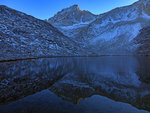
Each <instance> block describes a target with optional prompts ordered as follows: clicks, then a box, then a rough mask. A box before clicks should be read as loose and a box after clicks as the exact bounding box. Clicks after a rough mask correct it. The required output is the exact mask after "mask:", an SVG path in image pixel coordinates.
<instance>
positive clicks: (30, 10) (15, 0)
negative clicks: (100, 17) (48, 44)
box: [0, 0, 138, 19]
mask: <svg viewBox="0 0 150 113" xmlns="http://www.w3.org/2000/svg"><path fill="white" fill-rule="evenodd" d="M136 1H138V0H0V5H6V6H8V7H11V8H13V9H16V10H19V11H22V12H24V13H27V14H29V15H32V16H34V17H36V18H39V19H47V18H50V17H52V16H53V15H54V14H56V13H57V12H58V11H60V10H62V9H63V8H66V7H69V6H71V5H74V4H78V5H79V7H80V9H81V10H89V11H90V12H92V13H94V14H101V13H104V12H107V11H109V10H111V9H113V8H116V7H121V6H125V5H130V4H132V3H134V2H136Z"/></svg>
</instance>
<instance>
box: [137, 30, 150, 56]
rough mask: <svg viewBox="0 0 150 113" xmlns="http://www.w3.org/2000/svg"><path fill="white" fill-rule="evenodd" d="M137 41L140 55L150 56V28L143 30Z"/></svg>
mask: <svg viewBox="0 0 150 113" xmlns="http://www.w3.org/2000/svg"><path fill="white" fill-rule="evenodd" d="M135 41H136V43H137V44H139V48H138V50H137V53H138V54H142V55H150V27H147V28H144V29H142V30H141V31H140V33H139V35H138V36H137V37H136V38H135Z"/></svg>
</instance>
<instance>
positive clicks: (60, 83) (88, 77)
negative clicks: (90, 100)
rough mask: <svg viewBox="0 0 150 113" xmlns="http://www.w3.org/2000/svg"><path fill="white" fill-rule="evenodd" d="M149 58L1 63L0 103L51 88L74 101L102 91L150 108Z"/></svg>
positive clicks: (118, 98) (102, 58)
mask: <svg viewBox="0 0 150 113" xmlns="http://www.w3.org/2000/svg"><path fill="white" fill-rule="evenodd" d="M149 62H150V59H149V57H138V58H134V57H100V58H53V59H37V60H25V61H17V62H6V63H0V70H1V71H0V92H1V93H0V103H1V104H4V103H7V102H9V101H13V100H16V99H19V98H23V97H25V96H28V95H31V94H33V93H36V92H38V91H41V90H44V89H49V90H50V91H52V92H54V93H55V94H56V95H58V96H59V97H61V98H62V99H63V100H66V101H69V102H72V103H74V104H76V103H78V102H79V100H80V99H82V98H87V97H91V96H92V95H102V96H106V97H109V98H111V99H113V100H116V101H120V102H126V103H129V104H132V105H133V106H135V107H137V108H140V109H146V110H150V103H149V95H150V84H149V83H150V82H149V79H148V78H150V76H149V67H148V66H147V65H148V64H149Z"/></svg>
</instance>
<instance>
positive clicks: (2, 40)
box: [0, 5, 79, 60]
mask: <svg viewBox="0 0 150 113" xmlns="http://www.w3.org/2000/svg"><path fill="white" fill-rule="evenodd" d="M76 47H77V48H76ZM78 48H79V46H78V45H76V43H75V42H74V41H72V40H71V39H70V38H68V37H66V36H64V35H63V34H62V33H61V32H60V31H58V30H57V29H56V28H54V27H53V26H52V25H51V24H49V23H47V22H45V21H43V20H39V19H36V18H34V17H32V16H29V15H27V14H24V13H22V12H19V11H16V10H13V9H11V8H8V7H6V6H2V5H1V6H0V60H8V59H18V58H21V59H22V58H30V57H41V56H69V55H77V52H76V51H77V50H78Z"/></svg>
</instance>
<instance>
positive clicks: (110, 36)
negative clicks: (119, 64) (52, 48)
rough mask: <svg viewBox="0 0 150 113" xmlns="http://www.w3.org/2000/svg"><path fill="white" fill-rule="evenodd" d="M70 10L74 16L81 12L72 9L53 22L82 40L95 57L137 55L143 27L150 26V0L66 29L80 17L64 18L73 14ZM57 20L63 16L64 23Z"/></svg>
mask: <svg viewBox="0 0 150 113" xmlns="http://www.w3.org/2000/svg"><path fill="white" fill-rule="evenodd" d="M77 9H78V8H77ZM70 11H72V12H73V13H72V14H74V13H76V12H78V10H72V7H70V8H67V9H64V10H62V11H61V12H59V13H58V14H56V15H55V16H54V17H52V18H50V19H49V20H51V19H52V20H54V19H55V21H49V22H50V23H51V24H53V25H54V26H55V27H57V28H58V29H59V30H60V31H61V32H63V34H65V35H67V36H68V37H70V38H71V39H75V40H80V43H81V44H82V46H83V47H85V48H88V50H90V51H92V53H91V54H98V55H116V54H119V55H126V54H137V52H136V50H137V48H138V47H139V46H138V44H135V43H134V38H135V37H136V36H137V35H138V34H139V31H140V30H141V29H142V28H143V27H146V26H149V23H150V13H149V12H150V1H149V0H139V1H138V2H136V3H134V4H132V5H130V6H125V7H120V8H116V9H113V10H111V11H109V12H106V13H104V14H100V15H98V16H94V19H91V20H93V21H90V22H86V24H79V22H78V21H77V23H72V24H69V25H68V24H65V26H64V23H69V22H72V20H76V16H71V18H67V19H64V17H66V15H70ZM79 11H80V10H79ZM62 12H65V14H62ZM56 17H58V18H59V17H60V18H59V19H62V20H63V22H62V23H61V21H60V22H59V19H58V18H56ZM89 17H91V15H90V16H89Z"/></svg>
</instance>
